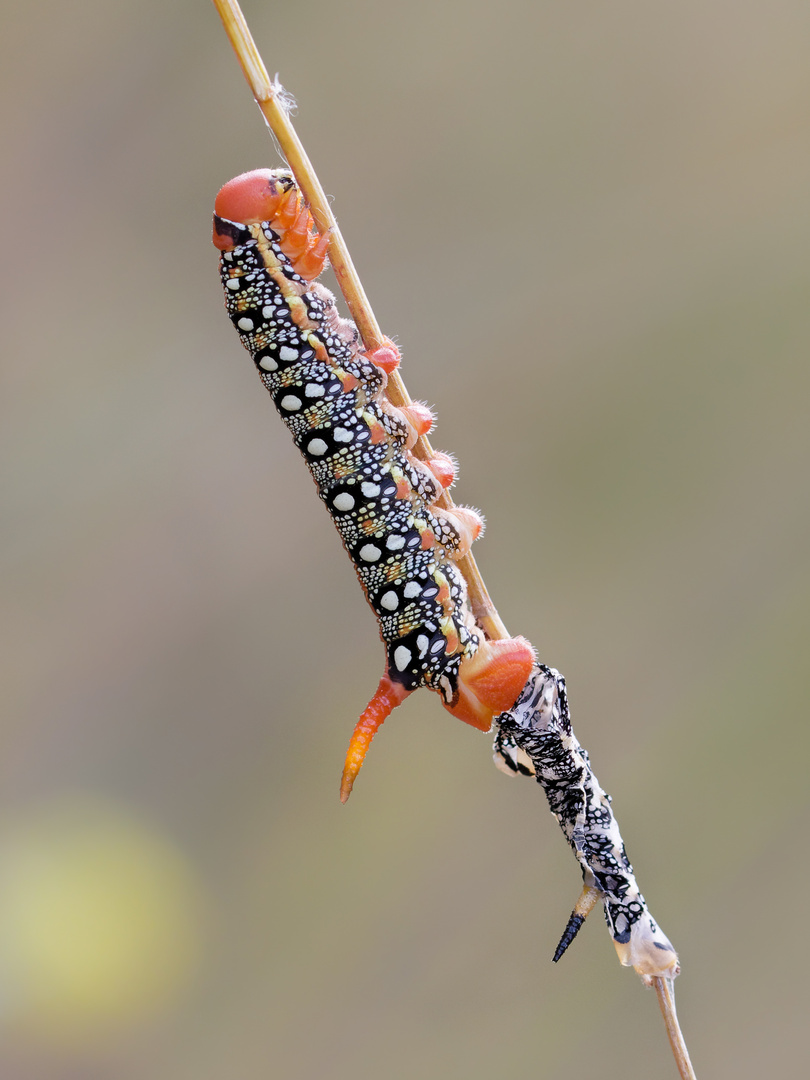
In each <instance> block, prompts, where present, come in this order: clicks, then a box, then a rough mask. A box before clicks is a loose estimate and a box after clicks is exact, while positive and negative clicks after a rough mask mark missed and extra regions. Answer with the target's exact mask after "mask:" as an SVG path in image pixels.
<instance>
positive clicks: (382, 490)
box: [213, 169, 680, 982]
mask: <svg viewBox="0 0 810 1080" xmlns="http://www.w3.org/2000/svg"><path fill="white" fill-rule="evenodd" d="M213 239H214V244H215V246H216V247H217V248H218V249H219V251H220V276H221V279H222V284H223V287H224V291H225V305H226V308H227V311H228V314H229V316H230V319H231V321H232V323H233V325H234V326H235V327H236V330H237V331H238V333H239V336H240V339H241V341H242V344H243V345H244V346H245V348H246V349H247V351H248V352H249V353H250V355H251V357H252V358H253V361H254V363H255V365H256V368H257V369H258V372H259V376H260V378H261V381H262V382H263V383H264V385H265V387H266V388H267V390H269V392H270V394H271V395H272V398H273V401H274V403H275V405H276V408H277V410H278V412H279V413H280V415H281V417H282V420H283V421H284V423H285V425H286V426H287V428H288V430H289V431H290V434H291V435H292V437H293V440H294V442H295V445H296V446H297V447H298V449H299V450H300V451H301V453H302V455H303V457H304V460H305V461H306V464H307V466H308V468H309V471H310V474H311V476H312V479H313V480H314V481H315V485H316V488H317V490H318V494H319V496H320V498H321V500H322V501H323V503H324V504H325V506H326V508H327V510H328V511H329V514H330V516H331V518H332V521H333V522H334V524H335V526H336V528H337V531H338V533H339V534H340V537H341V539H342V541H343V544H344V546H345V548H346V550H347V552H348V553H349V555H350V557H351V559H352V562H353V563H354V567H355V570H356V571H357V576H358V578H359V580H360V584H361V585H362V587H363V591H364V593H365V595H366V598H367V600H368V602H369V604H370V605H371V608H372V610H373V611H374V614H375V615H376V617H377V620H378V623H379V629H380V636H381V638H382V640H383V643H384V645H385V669H384V673H383V676H382V678H381V679H380V683H379V686H378V687H377V690H376V691H375V693H374V695H373V697H372V698H371V701H370V702H369V704H368V705H367V706H366V708H365V710H364V711H363V713H362V714H361V716H360V718H359V720H358V721H357V724H356V725H355V728H354V732H353V734H352V737H351V740H350V743H349V749H348V752H347V754H346V760H345V763H344V767H343V775H342V777H341V788H340V797H341V800H342V801H343V802H345V801H346V800H347V799H348V797H349V794H350V793H351V790H352V786H353V784H354V781H355V779H356V777H357V774H358V772H359V771H360V768H361V767H362V764H363V761H364V758H365V755H366V752H367V750H368V747H369V745H370V743H371V740H372V738H373V737H374V735H375V733H376V732H377V730H378V729H379V727H380V725H381V724H382V723H383V721H384V720H385V719H386V718H387V717H388V716H389V715H390V713H391V712H392V711H393V709H394V708H396V706H397V705H399V704H401V702H402V701H404V700H405V698H406V697H408V695H409V694H411V693H413V691H414V690H416V689H418V688H420V687H427V688H428V689H430V690H433V691H435V692H436V693H438V694H439V696H440V698H441V701H442V704H443V705H444V707H445V709H447V710H448V712H450V713H451V714H452V715H453V716H455V717H456V718H458V719H459V720H462V721H464V722H465V723H467V724H470V725H472V726H473V727H475V728H478V729H479V730H481V731H489V730H490V728H493V727H494V734H495V742H494V747H493V749H494V757H495V763H496V765H498V767H499V768H501V769H502V770H503V771H504V772H506V773H507V774H509V775H518V774H522V775H525V776H534V777H535V778H536V779H537V781H538V782H539V783H540V785H541V786H542V787H543V790H544V791H545V794H546V797H547V799H548V803H549V808H550V809H551V811H552V813H553V814H554V816H555V818H556V819H557V821H558V823H559V825H560V827H561V828H562V830H563V833H564V834H565V836H566V838H567V840H568V842H569V844H570V846H571V848H572V849H573V851H574V854H575V855H576V858H577V860H578V861H579V863H580V866H581V869H582V875H583V880H584V884H585V887H584V890H583V894H582V896H581V897H580V900H579V901H578V902H577V906H576V907H575V908H574V911H573V913H572V915H571V917H570V919H569V920H568V924H567V926H566V928H565V931H564V933H563V936H562V939H561V940H560V943H559V945H558V946H557V950H556V952H555V954H554V960H555V961H556V960H559V959H560V957H561V956H562V954H563V953H564V952H565V950H566V949H567V948H568V946H569V944H570V943H571V941H572V940H573V938H574V937H575V936H576V933H577V932H578V930H579V929H580V927H581V926H582V923H583V922H584V919H585V916H586V915H587V913H588V911H590V910H591V908H592V907H593V904H594V902H595V900H596V899H597V898H601V899H602V900H603V903H604V911H605V919H606V922H607V925H608V929H609V931H610V934H611V937H612V938H613V942H614V945H615V946H616V950H617V952H618V955H619V959H620V960H621V962H622V963H623V964H625V965H632V966H633V967H634V968H635V969H636V971H637V972H639V974H640V975H641V976H642V978H643V979H644V980H645V981H646V982H649V981H650V980H651V979H652V978H653V977H657V976H666V977H669V978H671V977H672V976H673V975H676V974H677V973H678V971H679V970H680V969H679V967H678V957H677V954H676V953H675V951H674V949H673V948H672V945H671V944H670V942H669V940H668V939H667V938H666V936H665V935H664V934H663V932H662V931H661V930H660V928H659V927H658V925H657V924H656V922H655V921H654V920H653V918H652V916H651V915H650V913H649V910H648V908H647V905H646V902H645V900H644V897H643V896H642V895H641V893H640V892H639V889H638V886H637V884H636V880H635V877H634V875H633V868H632V866H631V865H630V862H629V860H628V858H627V853H626V851H625V849H624V843H623V841H622V838H621V834H620V832H619V827H618V824H617V822H616V819H615V817H614V815H613V810H612V807H611V804H610V799H609V797H608V796H606V795H605V793H604V792H603V791H602V788H601V787H600V785H599V782H598V780H597V779H596V777H595V775H594V774H593V771H592V769H591V766H590V762H589V759H588V755H587V753H586V751H585V750H584V749H583V748H582V747H581V746H580V744H579V742H578V741H577V739H576V737H575V736H574V733H573V730H572V728H571V722H570V716H569V712H568V698H567V693H566V689H565V680H564V679H563V678H562V676H561V675H560V674H559V672H557V671H555V670H554V669H553V668H549V667H546V666H545V665H542V664H538V663H537V661H536V659H535V653H534V649H533V648H532V646H531V644H530V643H529V642H528V641H527V640H526V639H525V638H523V637H514V638H505V639H503V640H497V641H495V640H490V639H488V638H487V637H486V635H485V634H484V631H483V629H482V627H481V626H480V625H479V624H478V623H477V622H476V619H475V616H474V613H473V611H472V609H471V606H470V603H469V599H468V595H467V587H466V583H465V580H464V578H463V576H462V575H461V573H460V571H459V569H458V567H457V565H456V564H457V563H458V561H459V560H460V559H461V558H462V557H463V556H464V555H466V553H467V552H468V551H469V549H470V545H471V544H472V542H473V541H474V540H475V539H476V538H477V537H478V536H479V535H480V533H481V530H482V528H483V522H482V520H481V517H480V515H479V514H478V513H477V511H474V510H471V509H469V508H467V507H458V506H453V507H452V508H449V509H448V508H446V507H440V506H438V505H437V501H438V499H439V496H440V493H441V492H442V490H443V489H444V488H446V487H449V486H450V485H451V484H452V483H453V481H454V479H455V465H454V463H453V461H452V459H451V458H450V457H448V455H446V454H441V453H435V454H432V455H431V456H430V457H428V458H427V459H426V460H423V459H420V458H417V457H416V456H415V454H414V453H413V450H414V448H415V446H416V443H417V440H418V439H419V437H420V436H421V435H425V434H427V432H428V431H429V430H430V429H431V427H432V424H433V415H432V413H431V412H430V410H429V409H427V408H426V407H425V406H424V405H419V404H410V405H406V406H397V405H395V404H394V403H393V402H392V401H391V400H390V398H389V397H388V395H387V393H386V387H387V384H388V379H389V377H390V375H391V373H392V372H393V371H394V370H395V369H396V368H397V367H398V365H399V363H400V356H399V352H398V350H397V348H396V346H395V345H394V344H393V342H391V341H390V340H389V339H385V341H384V343H383V344H382V345H381V346H380V347H378V348H375V349H373V350H364V349H363V345H362V343H361V341H360V336H359V334H358V332H357V329H356V327H355V326H354V324H353V323H351V322H349V321H348V320H346V319H342V318H341V317H340V316H339V314H338V312H337V308H336V306H335V299H334V297H333V295H332V294H331V293H330V292H329V291H328V290H327V289H326V288H325V287H324V286H323V285H321V284H320V283H319V282H318V281H317V280H316V279H317V278H318V277H319V276H320V274H321V273H322V272H323V269H324V267H325V265H326V258H327V250H328V245H329V237H328V235H327V234H319V233H318V231H317V229H316V227H315V223H314V221H313V218H312V215H311V213H310V211H309V209H308V208H307V206H306V204H305V202H304V199H303V197H302V195H301V193H300V191H299V189H298V187H297V185H296V183H295V181H294V179H293V177H292V174H291V173H289V172H288V171H286V170H282V169H278V170H270V169H259V170H256V171H254V172H250V173H243V174H242V175H241V176H237V177H235V178H234V179H233V180H231V181H229V182H228V183H227V184H225V186H224V187H223V188H222V189H221V190H220V192H219V194H218V195H217V198H216V202H215V205H214V230H213Z"/></svg>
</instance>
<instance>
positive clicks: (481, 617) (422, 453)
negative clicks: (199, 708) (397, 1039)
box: [214, 0, 695, 1080]
mask: <svg viewBox="0 0 810 1080" xmlns="http://www.w3.org/2000/svg"><path fill="white" fill-rule="evenodd" d="M214 5H215V7H216V9H217V11H218V12H219V15H220V18H221V19H222V23H223V25H224V27H225V32H226V33H227V35H228V38H229V40H230V42H231V45H232V46H233V49H234V52H235V53H236V56H237V59H238V60H239V64H240V66H241V68H242V71H243V73H244V76H245V78H246V79H247V82H248V85H249V86H250V88H251V90H252V91H253V96H254V97H255V99H256V102H257V104H258V106H259V108H260V109H261V111H262V114H263V116H264V118H265V120H266V121H267V124H268V126H269V128H270V130H271V131H272V132H273V134H274V135H275V137H276V139H277V140H278V142H279V145H280V147H281V149H282V152H283V154H284V156H285V157H286V159H287V162H288V164H289V166H290V168H291V169H292V171H293V175H294V176H295V179H296V181H297V183H298V186H299V187H300V189H301V191H302V192H303V194H304V198H305V199H306V201H307V203H308V204H309V206H310V209H311V210H312V214H313V217H314V218H315V221H316V224H317V226H318V228H319V230H321V231H322V232H329V234H330V240H329V260H330V262H331V264H332V269H333V270H334V272H335V276H336V278H337V280H338V284H339V286H340V289H341V292H342V293H343V295H344V297H345V299H346V303H347V305H348V307H349V311H350V312H351V315H352V318H353V319H354V322H355V325H356V326H357V329H358V330H359V332H360V335H361V337H362V339H363V344H364V345H365V347H366V349H368V350H372V349H376V348H379V346H381V345H382V344H383V343H384V340H385V339H384V337H383V334H382V331H381V330H380V327H379V324H378V323H377V320H376V318H375V316H374V312H373V311H372V308H371V305H370V303H369V301H368V298H367V296H366V294H365V290H364V289H363V286H362V284H361V282H360V279H359V277H358V276H357V271H356V270H355V268H354V264H353V263H352V260H351V256H350V255H349V252H348V249H347V247H346V244H345V242H344V240H343V237H342V235H341V233H340V229H339V228H338V226H337V222H336V221H335V217H334V214H333V213H332V210H331V207H330V206H329V203H328V201H327V198H326V194H325V192H324V190H323V188H322V187H321V184H320V181H319V180H318V177H317V175H316V173H315V170H314V168H313V166H312V163H311V162H310V160H309V158H308V156H307V154H306V151H305V150H304V147H303V146H302V144H301V140H300V139H299V138H298V135H297V134H296V131H295V129H294V128H293V126H292V124H291V123H290V119H289V117H288V116H287V113H286V111H285V109H284V105H283V103H282V102H281V101H280V100H279V92H280V90H281V87H280V86H279V85H278V84H277V83H276V82H274V81H273V80H271V79H270V76H269V75H268V73H267V69H266V67H265V66H264V62H263V61H262V58H261V56H260V55H259V51H258V49H257V48H256V43H255V42H254V40H253V37H252V35H251V33H250V30H249V29H248V25H247V23H246V22H245V18H244V16H243V14H242V11H241V9H240V7H239V4H238V3H237V2H236V0H214ZM388 397H389V398H390V400H391V402H392V404H394V405H408V404H410V403H411V397H410V395H409V394H408V391H407V390H406V388H405V384H404V382H403V381H402V378H401V376H400V374H399V372H398V371H395V372H393V374H392V375H391V376H389V380H388ZM414 453H415V454H416V456H417V457H419V458H422V459H423V460H424V459H426V458H430V457H432V456H433V448H432V447H431V445H430V443H429V441H428V440H427V439H426V438H425V437H424V436H422V437H420V438H419V440H418V442H417V444H416V446H415V447H414ZM439 505H440V506H443V507H445V508H447V509H449V508H450V507H452V505H453V501H452V499H451V498H450V496H449V495H448V494H447V492H443V494H442V495H441V497H440V499H439ZM457 565H458V567H459V570H460V571H461V573H462V574H463V575H464V578H465V580H466V582H467V588H468V591H469V597H470V603H471V605H472V609H473V613H474V614H475V617H476V619H477V620H478V622H479V624H480V625H481V627H482V628H483V630H484V632H485V633H486V635H487V637H489V638H491V639H494V640H497V639H500V638H507V637H509V633H508V631H507V629H506V627H505V626H504V624H503V622H502V621H501V619H500V617H499V615H498V612H497V611H496V609H495V605H494V604H493V603H492V600H491V599H490V597H489V593H488V592H487V589H486V586H485V584H484V581H483V578H482V577H481V573H480V571H479V569H478V566H477V564H476V562H475V559H474V558H473V557H472V555H468V556H466V558H464V559H460V560H459V561H458V564H457ZM586 891H587V890H586ZM593 899H595V898H593ZM591 906H592V904H591V905H589V906H588V908H587V910H588V911H589V910H590V907H591ZM586 914H587V912H586ZM654 983H655V989H656V992H657V994H658V1001H659V1004H660V1006H661V1012H662V1014H663V1016H664V1021H665V1023H666V1027H667V1034H668V1035H669V1041H670V1044H671V1046H672V1051H673V1053H674V1055H675V1060H676V1062H677V1064H678V1070H679V1072H680V1074H681V1077H682V1078H683V1080H695V1074H694V1072H693V1070H692V1065H691V1063H690V1061H689V1054H688V1052H687V1049H686V1044H685V1042H684V1039H683V1035H682V1034H681V1030H680V1027H679V1025H678V1018H677V1015H676V1013H675V1002H674V997H673V994H672V986H671V983H670V982H669V980H666V979H661V978H656V979H655V980H654Z"/></svg>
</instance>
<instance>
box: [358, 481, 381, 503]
mask: <svg viewBox="0 0 810 1080" xmlns="http://www.w3.org/2000/svg"><path fill="white" fill-rule="evenodd" d="M360 490H361V491H362V492H363V494H364V495H365V497H366V498H367V499H376V498H377V496H378V495H379V494H380V485H379V484H372V483H371V481H369V480H366V482H365V483H363V484H361V485H360Z"/></svg>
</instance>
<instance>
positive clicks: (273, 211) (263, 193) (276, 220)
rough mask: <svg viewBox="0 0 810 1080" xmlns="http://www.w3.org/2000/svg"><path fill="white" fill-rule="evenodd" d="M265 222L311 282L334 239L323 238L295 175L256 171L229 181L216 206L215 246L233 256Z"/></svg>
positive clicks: (324, 261) (295, 264)
mask: <svg viewBox="0 0 810 1080" xmlns="http://www.w3.org/2000/svg"><path fill="white" fill-rule="evenodd" d="M264 222H266V223H267V224H268V225H269V226H270V228H271V229H272V230H273V231H274V232H275V233H276V234H277V236H278V238H279V243H280V244H281V247H282V250H283V251H284V253H285V254H286V255H287V256H288V257H289V259H290V260H291V262H292V264H293V267H294V269H295V271H296V273H298V274H301V276H302V277H305V278H307V279H308V280H310V281H312V280H314V279H315V278H316V277H318V275H319V274H320V273H321V271H322V270H323V268H324V265H325V263H326V252H327V249H328V247H329V234H328V233H324V234H322V235H320V236H319V235H318V233H317V231H316V229H315V223H314V221H313V219H312V214H311V213H310V211H309V209H308V207H307V206H306V204H305V203H304V199H303V197H302V195H301V192H300V191H299V190H298V187H297V186H296V183H295V180H294V179H293V176H292V173H290V172H289V170H287V169H254V170H253V171H252V172H246V173H242V174H241V175H240V176H236V177H234V178H233V180H229V181H228V183H227V184H225V186H224V187H222V188H220V191H219V194H218V195H217V197H216V201H215V203H214V235H213V239H214V245H215V247H218V248H219V250H220V251H230V250H231V249H232V248H234V247H236V246H237V245H238V244H240V243H243V242H244V240H245V239H246V233H245V230H246V229H249V228H250V226H252V225H258V224H261V223H264Z"/></svg>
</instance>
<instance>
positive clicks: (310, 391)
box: [304, 382, 326, 398]
mask: <svg viewBox="0 0 810 1080" xmlns="http://www.w3.org/2000/svg"><path fill="white" fill-rule="evenodd" d="M325 392H326V391H325V389H324V386H323V383H317V382H310V383H307V385H306V386H305V387H304V395H305V396H306V397H310V398H311V397H323V395H324V393H325Z"/></svg>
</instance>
